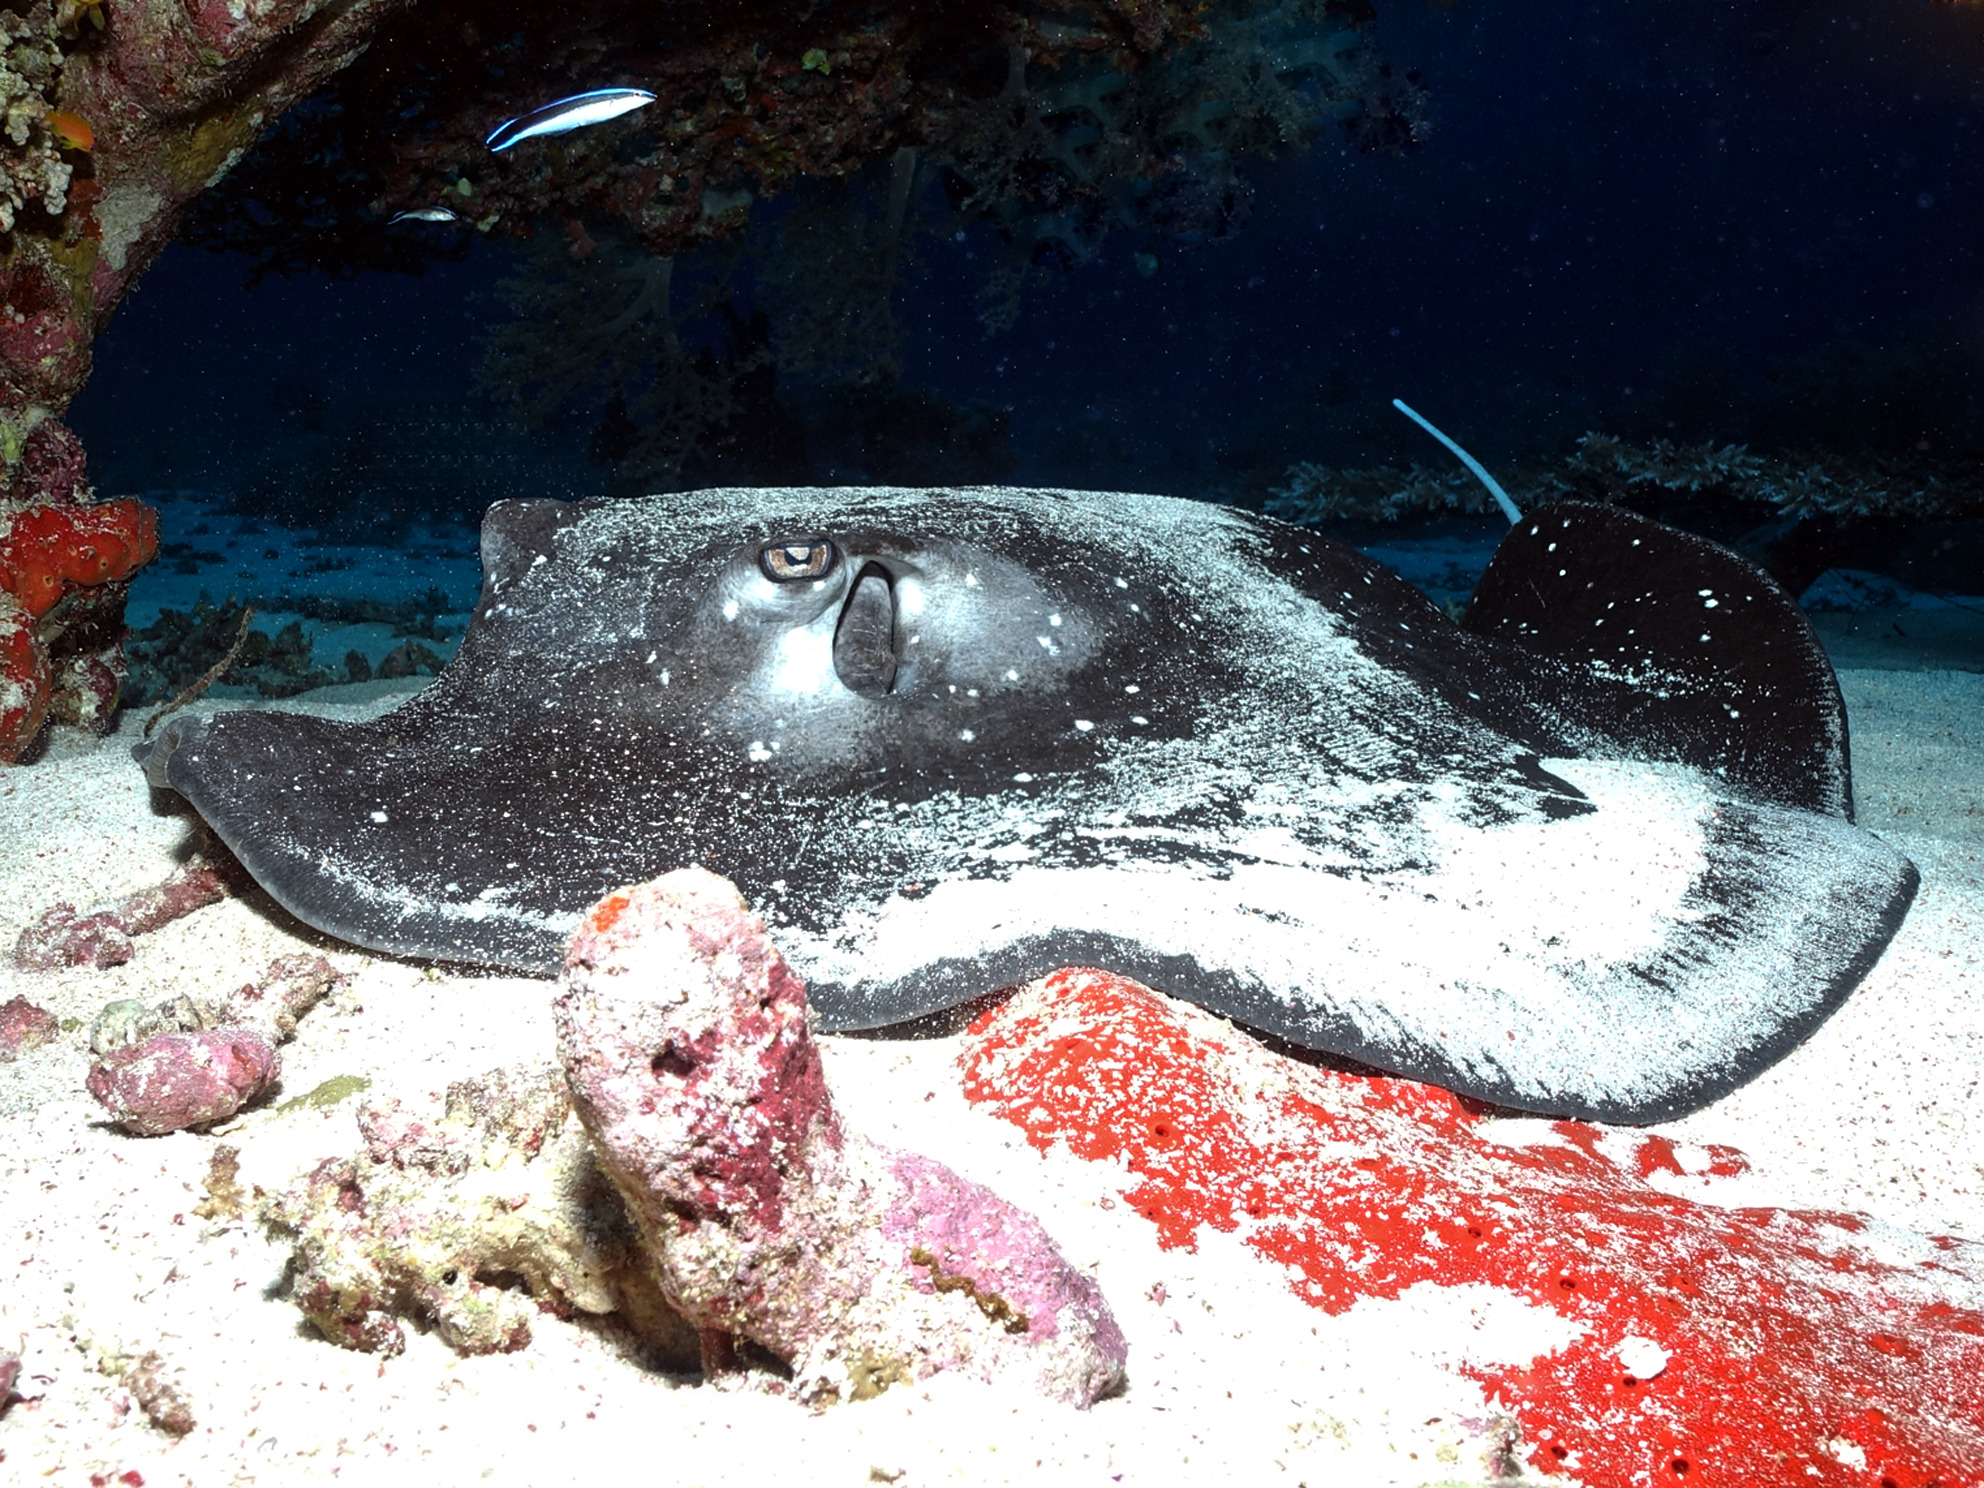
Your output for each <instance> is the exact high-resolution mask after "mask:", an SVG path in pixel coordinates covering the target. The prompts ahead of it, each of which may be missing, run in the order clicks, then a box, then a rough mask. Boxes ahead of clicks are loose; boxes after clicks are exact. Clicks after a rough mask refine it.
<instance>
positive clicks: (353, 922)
mask: <svg viewBox="0 0 1984 1488" xmlns="http://www.w3.org/2000/svg"><path fill="white" fill-rule="evenodd" d="M482 563H483V570H484V584H483V590H482V594H481V597H480V599H479V600H478V602H477V606H476V610H475V614H474V617H473V622H472V624H471V626H470V628H469V630H468V633H467V635H466V636H465V637H464V639H463V642H462V646H461V651H460V654H459V655H458V656H457V657H456V658H455V660H454V661H453V662H451V663H450V664H449V665H448V666H447V667H446V669H445V670H443V671H442V673H441V674H440V676H439V677H437V678H436V679H435V681H434V682H433V683H432V684H431V685H429V686H428V687H427V688H426V689H425V690H424V691H422V692H420V693H418V694H417V695H415V696H414V697H413V698H412V699H410V700H409V701H408V702H406V703H405V704H403V705H402V706H401V707H399V708H398V709H397V710H396V711H393V712H391V713H388V714H385V715H383V716H381V717H379V718H377V719H376V720H373V721H369V722H361V723H349V722H334V721H328V720H324V719H318V718H311V717H302V716H297V715H293V714H274V713H266V712H254V711H240V712H227V713H221V714H217V715H213V716H208V717H204V718H195V719H186V720H178V721H175V722H174V723H173V724H172V725H171V726H170V727H169V728H167V729H166V730H164V731H163V732H162V733H161V735H160V737H159V738H158V739H157V740H156V741H154V742H153V743H151V744H149V745H145V746H140V748H139V750H138V756H139V758H140V760H141V761H143V762H144V764H145V766H146V770H147V774H148V776H149V778H150V779H151V781H152V782H153V784H155V785H160V786H169V787H170V788H171V789H172V790H174V791H177V792H178V793H179V794H180V795H182V796H184V797H185V798H186V800H187V801H189V802H190V803H191V804H192V806H193V807H194V809H195V810H197V811H198V812H199V814H200V815H201V816H202V817H204V818H205V820H206V821H207V823H209V824H210V825H211V827H212V828H213V830H214V831H215V832H216V833H217V834H218V835H219V836H220V838H221V839H222V840H223V841H225V842H226V844H227V846H228V847H229V848H231V849H232V850H233V852H234V853H235V855H236V856H237V857H239V858H240V860H241V862H242V863H243V864H244V865H245V866H246V868H247V870H248V871H249V872H250V873H251V874H252V875H253V876H254V877H255V878H256V880H258V881H259V882H260V884H261V885H262V886H263V887H264V888H265V889H266V890H267V891H268V892H269V893H270V894H271V895H272V896H273V897H274V898H275V899H276V900H277V901H279V902H280V903H281V904H282V905H284V906H285V907H286V908H288V909H289V910H290V911H291V912H293V913H294V914H295V915H296V916H298V917H299V918H300V919H302V920H304V921H306V922H307V923H309V924H310V925H313V926H316V927H317V928H319V929H320V930H323V931H325V932H328V933H329V934H330V935H333V936H335V937H338V938H340V939H342V940H346V941H349V942H352V943H354V944H356V945H360V946H367V947H371V948H374V949H376V950H380V951H385V952H390V953H395V954H399V955H406V956H416V957H430V958H440V959H445V960H449V961H455V962H467V963H479V964H484V965H488V966H492V967H505V968H513V969H515V970H519V971H523V972H528V973H531V974H535V975H550V974H552V973H554V972H555V970H556V968H557V967H558V965H559V962H560V958H561V955H562V952H563V948H564V945H565V942H566V939H567V937H568V936H569V935H570V933H571V931H572V930H573V928H574V926H575V925H576V924H577V922H578V920H579V918H580V916H581V915H582V914H583V912H584V911H585V910H586V909H587V908H588V907H589V906H590V905H592V904H593V903H594V902H595V901H596V900H598V899H599V898H600V897H602V896H603V895H604V894H606V893H607V892H609V891H611V890H612V889H614V888H615V887H618V886H621V885H624V884H629V883H633V882H638V881H641V880H645V879H648V878H651V877H654V876H655V875H657V874H660V873H662V872H665V871H667V870H670V869H673V868H677V867H681V866H685V865H688V864H698V865H701V866H703V867H705V868H709V869H711V870H713V871H715V872H718V873H721V874H723V875H725V876H727V877H729V878H731V879H732V880H734V881H735V882H736V883H737V884H738V885H739V886H740V888H741V889H742V890H743V892H744V893H745V895H746V897H747V898H748V899H749V900H750V901H751V902H752V903H753V905H754V906H756V907H757V908H758V909H759V910H760V911H761V912H762V913H763V914H764V915H765V916H766V918H767V920H768V921H769V923H770V925H771V927H772V931H773V934H774V937H775V938H776V940H777V942H778V944H779V945H780V947H781V948H782V949H783V951H784V952H785V954H786V956H787V957H788V959H789V960H790V961H791V962H792V963H793V965H794V966H795V968H796V969H797V970H798V971H799V972H800V974H801V975H802V976H803V977H804V978H805V981H806V983H807V987H808V990H809V996H810V998H811V1001H812V1004H813V1006H814V1008H815V1009H816V1010H817V1013H818V1016H819V1018H820V1020H821V1023H822V1025H823V1026H824V1027H825V1028H827V1029H831V1030H855V1029H869V1028H879V1027H883V1026H886V1025H892V1024H897V1023H901V1022H904V1021H906V1020H912V1019H915V1018H918V1017H919V1016H921V1015H926V1014H930V1013H933V1012H935V1011H938V1010H942V1009H946V1008H952V1007H956V1006H958V1005H960V1004H963V1003H966V1002H968V1001H970V1000H972V999H974V998H977V997H979V996H981V995H984V994H988V993H990V992H992V991H994V990H996V989H998V988H1000V987H1003V986H1009V985H1013V984H1016V983H1019V982H1023V981H1025V980H1027V979H1028V978H1031V977H1035V976H1038V975H1042V974H1044V973H1046V972H1048V971H1050V970H1052V969H1054V968H1056V967H1059V966H1063V965H1091V966H1098V967H1104V968H1108V969H1110V970H1113V971H1116V972H1120V973H1123V974H1125V975H1128V976H1132V977H1135V978H1137V979H1139V980H1141V981H1144V982H1146V983H1148V984H1149V985H1151V986H1154V987H1157V988H1160V989H1162V990H1164V991H1167V992H1170V993H1172V994H1175V995H1177V996H1181V997H1184V998H1188V999H1190V1000H1192V1001H1195V1002H1198V1003H1200V1004H1203V1005H1205V1006H1207V1007H1210V1008H1212V1009H1214V1010H1216V1011H1218V1012H1220V1013H1222V1014H1225V1015H1227V1016H1230V1017H1232V1018H1233V1019H1235V1020H1237V1021H1239V1022H1241V1023H1243V1024H1246V1025H1248V1026H1250V1027H1252V1028H1254V1029H1257V1030H1261V1031H1263V1032H1265V1033H1268V1034H1270V1035H1274V1036H1276V1037H1278V1038H1280V1039H1282V1040H1286V1041H1288V1042H1290V1043H1293V1044H1295V1045H1300V1046H1303V1047H1305V1048H1308V1049H1313V1050H1319V1051H1327V1052H1329V1053H1333V1054H1337V1055H1343V1056H1347V1057H1348V1058H1350V1059H1353V1060H1356V1061H1360V1062H1362V1063H1364V1064H1366V1065H1371V1066H1376V1067H1378V1068H1379V1069H1382V1070H1387V1071H1393V1072H1397V1073H1400V1074H1404V1075H1408V1076H1412V1077H1415V1078H1418V1079H1422V1080H1427V1081H1432V1082H1436V1083H1438V1084H1440V1085H1444V1086H1446V1087H1448V1088H1450V1089H1453V1090H1455V1091H1458V1092H1461V1093H1463V1094H1466V1095H1469V1096H1473V1097H1478V1098H1480V1099H1481V1100H1484V1101H1487V1102H1491V1103H1494V1104H1496V1105H1500V1106H1508V1107H1516V1108H1520V1109H1525V1110H1533V1111H1541V1112H1549V1113H1556V1114H1562V1115H1569V1116H1577V1117H1585V1118H1594V1119H1602V1120H1611V1121H1622V1122H1646V1121H1652V1120H1658V1119H1663V1118H1666V1117H1670V1116H1673V1115H1676V1114H1680V1113H1683V1112H1686V1111H1689V1110H1693V1109H1695V1108H1697V1107H1700V1106H1702V1105H1704V1104H1706V1103H1708V1102H1709V1101H1712V1100H1714V1099H1716V1098H1717V1097H1719V1096H1721V1095H1723V1094H1724V1093H1726V1092H1727V1091H1729V1090H1731V1089H1733V1088H1735V1087H1736V1086H1738V1085H1740V1084H1741V1083H1742V1082H1744V1081H1745V1080H1747V1079H1749V1078H1751V1077H1752V1076H1754V1075H1755V1074H1756V1073H1757V1072H1759V1071H1760V1070H1762V1069H1764V1068H1765V1067H1767V1066H1769V1065H1770V1064H1772V1063H1773V1062H1774V1061H1776V1060H1778V1059H1779V1058H1781V1057H1782V1056H1783V1055H1784V1054H1786V1053H1787V1052H1788V1051H1789V1050H1791V1049H1792V1048H1793V1047H1795V1046H1796V1045H1797V1044H1798V1043H1799V1042H1800V1041H1801V1040H1802V1039H1803V1038H1805V1037H1806V1036H1807V1035H1808V1034H1809V1033H1810V1032H1811V1031H1812V1030H1813V1029H1814V1028H1815V1027H1817V1026H1818V1025H1819V1023H1820V1022H1822V1021H1823V1020H1824V1019H1825V1018H1826V1017H1827V1016H1828V1015H1829V1014H1830V1013H1831V1012H1832V1011H1833V1010H1834V1009H1835V1008H1836V1007H1838V1006H1839V1004H1840V1003H1841V1002H1842V1001H1843V1000H1844V999H1845V998H1846V997H1847V996H1848V994H1849V993H1850V992H1851V991H1852V989H1853V988H1854V986H1855V985H1856V983H1858V981H1859V980H1860V979H1861V977H1862V976H1863V975H1864V974H1865V973H1866V971H1867V970H1868V968H1869V967H1870V966H1871V965H1872V964H1873V963H1874V961H1875V959H1876V958H1877V957H1878V956H1879V955H1880V953H1881V951H1882V949H1883V947H1884V946H1885V945H1886V944H1887V942H1888V940H1889V939H1890V938H1891V937H1892V936H1893V934H1894V933H1895V931H1896V929H1897V927H1898V926H1899V925H1900V922H1901V919H1902V916H1903V915H1904V914H1905V913H1906V911H1907V907H1908V905H1909V902H1910V900H1911V898H1912V896H1913V894H1914V892H1915V888H1916V884H1917V876H1916V872H1915V869H1914V867H1913V866H1912V865H1911V864H1910V863H1909V862H1908V860H1907V859H1906V858H1904V857H1903V856H1901V855H1900V854H1899V853H1897V852H1895V851H1894V850H1893V849H1892V848H1890V847H1889V846H1887V845H1886V844H1884V843H1882V842H1881V841H1880V840H1878V839H1877V838H1876V837H1874V836H1873V835H1871V834H1869V833H1868V832H1865V831H1863V830H1861V829H1860V828H1858V827H1856V826H1854V825H1853V821H1852V785H1851V778H1850V772H1849V762H1848V750H1847V735H1846V717H1845V710H1844V707H1843V705H1842V703H1841V700H1840V694H1839V689H1838V685H1837V682H1836V680H1835V678H1834V676H1833V673H1832V669H1831V667H1830V666H1829V665H1828V663H1827V661H1826V658H1825V656H1824V653H1823V652H1822V651H1821V650H1820V649H1819V646H1818V644H1817V641H1816V639H1815V637H1814V636H1813V634H1812V631H1811V629H1810V627H1809V625H1807V623H1806V622H1805V620H1804V618H1803V616H1802V615H1801V614H1800V613H1799V612H1798V610H1797V609H1796V607H1795V606H1793V605H1792V604H1791V603H1790V602H1789V601H1788V600H1787V599H1786V598H1785V596H1784V595H1783V593H1782V592H1781V591H1779V590H1778V589H1777V588H1776V587H1775V586H1774V585H1773V584H1772V583H1771V582H1770V580H1769V579H1768V578H1766V577H1765V576H1764V575H1763V574H1762V573H1761V571H1759V570H1757V569H1756V568H1754V567H1752V566H1751V565H1749V564H1748V563H1746V562H1745V561H1743V560H1741V559H1739V558H1737V557H1736V556H1734V555H1733V554H1730V553H1728V552H1727V551H1725V550H1723V549H1721V548H1718V547H1715V546H1714V545H1712V544H1710V543H1707V542H1704V541H1702V540H1699V539H1697V538H1694V537H1691V536H1688V535H1686V534H1683V533H1680V532H1677V531H1674V530H1672V529H1669V528H1666V527H1662V526H1659V525H1657V524H1655V523H1652V522H1650V521H1646V520H1644V519H1641V518H1639V517H1636V516H1633V515H1632V514H1630V513H1628V512H1626V511H1623V510H1619V509H1614V508H1609V507H1602V506H1590V505H1577V504H1559V505H1556V506H1552V507H1549V508H1546V509H1544V510H1542V511H1540V512H1537V513H1535V514H1533V515H1532V516H1530V517H1527V518H1525V519H1523V521H1522V522H1521V523H1520V525H1518V526H1517V527H1516V528H1515V529H1514V530H1512V532H1511V533H1510V535H1509V536H1508V538H1507V539H1506V540H1505V541H1504V542H1503V544H1502V545H1501V547H1500V548H1499V550H1498V551H1497V552H1496V554H1495V556H1494V559H1493V561H1492V563H1491V564H1490V566H1489V568H1488V570H1487V571H1486V573H1485V574H1484V575H1483V577H1482V580H1481V583H1480V585H1479V588H1478V590H1477V592H1476V595H1475V597H1474V599H1473V601H1472V604H1471V605H1470V607H1469V609H1468V611H1467V617H1466V621H1465V623H1464V624H1456V623H1455V622H1454V621H1453V620H1451V619H1449V618H1448V616H1447V615H1446V614H1445V613H1444V612H1442V611H1441V610H1440V609H1439V608H1437V607H1436V606H1435V605H1433V604H1432V603H1431V602H1430V601H1429V600H1428V599H1427V598H1425V596H1423V595H1422V594H1421V593H1420V592H1419V591H1417V590H1416V589H1414V588H1412V587H1411V586H1410V585H1408V584H1407V583H1406V582H1405V581H1404V580H1402V579H1400V578H1399V577H1397V576H1396V575H1394V574H1392V573H1390V572H1389V571H1387V570H1385V569H1384V568H1382V567H1380V566H1379V565H1377V564H1376V563H1373V562H1371V561H1370V560H1368V559H1366V558H1365V557H1363V556H1361V555H1360V554H1358V553H1357V552H1355V551H1353V550H1351V549H1349V548H1346V547H1343V546H1340V545H1338V544H1336V543H1334V542H1331V541H1329V540H1327V539H1326V538H1324V537H1322V536H1320V535H1318V534H1316V533H1314V532H1312V531H1308V530H1305V529H1302V528H1298V527H1294V526H1290V525H1287V524H1284V523H1280V522H1276V521H1273V520H1270V519H1266V518H1263V517H1259V516H1254V515H1250V514H1247V513H1244V512H1241V511H1237V510H1232V509H1227V508H1221V507H1217V506H1213V505H1209V504H1204V503H1199V502H1191V501H1184V500H1177V499H1171V498H1165V497H1155V496H1135V495H1124V494H1116V493H1110V494H1097V493H1079V492H1064V491H1030V490H1013V489H942V490H907V489H858V490H752V491H742V490H719V491H700V492H696V493H693V494H689V495H682V496H666V497H652V498H645V499H635V500H621V501H592V502H578V503H563V502H557V501H549V500H513V501H504V502H500V503H498V504H497V505H495V506H493V507H492V508H490V510H489V513H488V515H487V517H486V518H485V520H484V523H483V529H482Z"/></svg>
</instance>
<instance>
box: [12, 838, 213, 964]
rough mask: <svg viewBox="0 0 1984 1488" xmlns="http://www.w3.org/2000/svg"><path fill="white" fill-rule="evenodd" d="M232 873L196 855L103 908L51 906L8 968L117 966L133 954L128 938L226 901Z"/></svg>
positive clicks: (18, 946)
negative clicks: (85, 911) (157, 880)
mask: <svg viewBox="0 0 1984 1488" xmlns="http://www.w3.org/2000/svg"><path fill="white" fill-rule="evenodd" d="M235 872H236V870H234V868H233V865H232V863H231V861H230V862H228V863H226V864H225V865H222V864H219V863H214V862H210V861H208V860H207V859H206V858H204V857H201V856H199V855H197V854H196V855H194V856H193V857H192V858H190V859H188V860H187V862H186V864H185V866H183V867H181V868H179V869H178V870H176V871H175V872H174V873H173V874H172V875H171V877H169V878H167V879H166V880H165V881H164V882H163V883H160V884H157V885H155V886H154V887H152V888H149V889H141V890H139V891H138V892H137V893H135V894H130V895H127V896H126V897H124V898H122V899H120V900H118V901H117V902H116V903H115V904H113V905H111V906H109V907H108V908H107V909H100V910H97V911H95V912H94V913H91V914H82V913H80V912H79V911H78V910H77V909H76V906H75V905H73V904H57V905H54V906H52V907H50V908H49V909H47V910H44V911H43V912H42V915H41V918H40V919H38V920H36V921H35V923H34V924H32V925H30V926H29V927H28V928H27V929H25V930H23V931H22V932H21V937H20V939H19V940H17V941H16V942H15V943H14V965H15V966H16V967H18V968H19V969H20V970H22V971H59V970H62V969H64V968H67V967H71V966H90V967H95V968H97V969H98V970H103V969H105V968H107V967H112V966H122V965H123V964H124V963H125V962H126V961H129V960H130V959H131V957H132V956H133V955H135V954H136V949H135V948H134V947H133V946H132V944H131V941H132V939H133V938H134V937H136V936H140V935H148V934H150V933H151V932H152V931H154V930H156V929H158V928H159V927H160V926H161V925H169V924H171V923H172V922H173V921H174V920H177V919H183V918H184V917H185V916H187V915H189V914H191V913H192V912H193V911H194V910H196V909H204V908H205V907H206V906H207V905H209V904H212V903H215V902H216V901H217V900H220V899H224V898H226V897H227V895H228V894H230V893H232V892H233V890H234V885H235V883H236V882H237V881H238V880H237V879H236V877H235Z"/></svg>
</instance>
